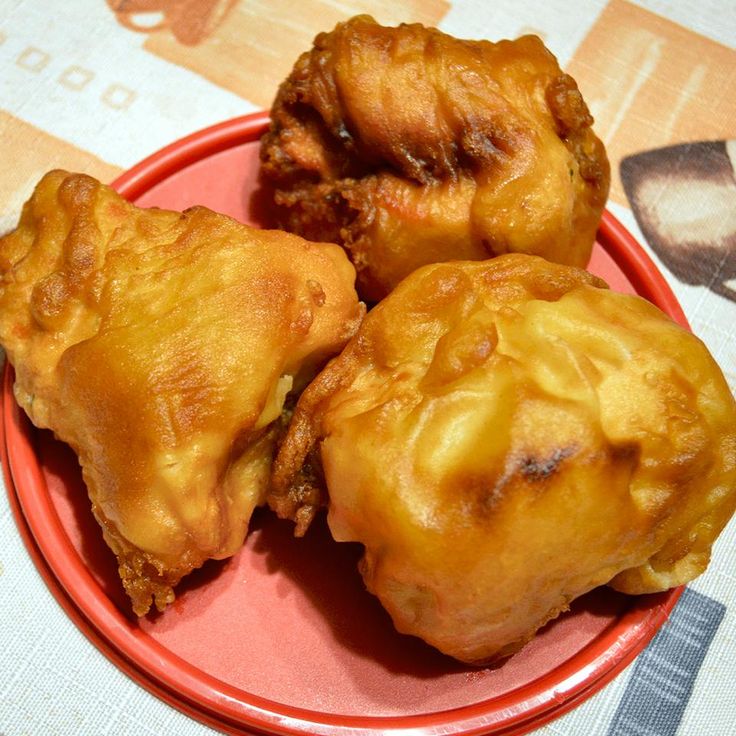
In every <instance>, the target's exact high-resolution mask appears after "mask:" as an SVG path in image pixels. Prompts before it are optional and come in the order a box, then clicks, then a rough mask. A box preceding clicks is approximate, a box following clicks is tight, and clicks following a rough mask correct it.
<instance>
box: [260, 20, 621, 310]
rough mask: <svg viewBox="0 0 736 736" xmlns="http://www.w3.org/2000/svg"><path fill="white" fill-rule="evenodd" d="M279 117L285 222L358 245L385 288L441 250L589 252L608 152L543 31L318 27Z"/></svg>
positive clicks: (358, 257) (360, 260)
mask: <svg viewBox="0 0 736 736" xmlns="http://www.w3.org/2000/svg"><path fill="white" fill-rule="evenodd" d="M271 116H272V123H271V129H270V131H269V132H268V133H267V134H266V135H265V136H264V138H263V145H262V152H261V158H262V164H263V171H264V173H265V175H266V176H267V177H269V178H270V179H271V180H272V181H273V182H274V183H275V184H276V187H277V192H276V199H277V202H278V203H279V204H280V205H282V208H283V210H282V221H281V224H282V226H284V227H285V228H286V229H288V230H291V231H293V232H297V233H299V234H301V235H303V236H305V237H307V238H310V239H315V240H329V241H332V242H338V243H340V244H342V245H343V246H344V247H345V248H346V249H347V250H348V252H349V253H350V257H351V259H352V260H353V263H354V264H355V266H356V268H357V270H358V284H359V290H360V292H361V294H362V295H363V296H364V297H365V298H367V299H369V300H377V299H379V298H380V297H382V296H384V295H385V294H386V293H388V292H389V291H390V290H391V289H392V288H393V287H394V286H395V285H396V284H397V283H398V281H400V280H401V279H402V278H403V277H404V276H406V275H408V274H409V273H410V272H411V271H413V270H414V269H415V268H417V267H419V266H421V265H424V264H427V263H432V262H438V261H445V260H454V259H474V260H475V259H477V260H480V259H485V258H488V257H489V256H493V255H499V254H501V253H506V252H525V253H533V254H538V255H543V256H545V257H547V258H548V259H550V260H554V261H558V262H561V263H569V264H572V265H577V266H585V265H586V264H587V261H588V258H589V256H590V251H591V247H592V244H593V240H594V237H595V232H596V229H597V226H598V222H599V220H600V215H601V211H602V208H603V205H604V203H605V200H606V197H607V194H608V186H609V176H610V174H609V167H608V161H607V158H606V155H605V151H604V149H603V145H602V144H601V142H600V141H599V140H598V139H597V138H596V136H595V135H594V134H593V132H592V129H591V127H590V126H591V124H592V118H591V116H590V113H589V111H588V109H587V107H586V105H585V102H584V101H583V98H582V96H581V95H580V92H579V90H578V88H577V85H576V84H575V81H574V80H573V79H572V78H571V77H570V76H569V75H567V74H564V73H563V72H562V71H561V70H560V68H559V66H558V64H557V61H556V60H555V58H554V57H553V56H552V54H551V53H550V52H549V51H548V50H547V49H546V48H545V47H544V45H543V43H542V42H541V41H540V40H539V39H538V38H537V37H535V36H524V37H522V38H519V39H517V40H516V41H500V42H499V43H496V44H493V43H490V42H488V41H462V40H459V39H455V38H452V37H451V36H448V35H446V34H444V33H442V32H440V31H438V30H436V29H433V28H425V27H423V26H421V25H418V24H412V25H401V26H399V27H398V28H386V27H383V26H380V25H378V24H377V23H376V22H375V21H374V20H373V19H372V18H370V17H368V16H357V17H355V18H352V19H351V20H349V21H347V22H345V23H341V24H339V25H338V26H337V27H336V28H335V29H334V30H333V31H332V32H331V33H322V34H320V35H319V36H317V38H316V39H315V43H314V48H313V49H312V50H310V51H308V52H306V53H304V54H302V56H301V57H300V58H299V60H298V61H297V63H296V65H295V66H294V69H293V71H292V73H291V75H290V76H289V77H288V79H287V80H285V82H284V83H283V84H282V85H281V87H280V89H279V92H278V95H277V97H276V100H275V102H274V105H273V108H272V110H271Z"/></svg>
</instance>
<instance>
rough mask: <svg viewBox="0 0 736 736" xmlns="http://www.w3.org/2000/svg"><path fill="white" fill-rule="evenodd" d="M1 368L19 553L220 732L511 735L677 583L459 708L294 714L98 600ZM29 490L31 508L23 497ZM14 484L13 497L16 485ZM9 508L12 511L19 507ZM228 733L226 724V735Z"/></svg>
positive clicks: (618, 644) (610, 656)
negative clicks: (563, 656)
mask: <svg viewBox="0 0 736 736" xmlns="http://www.w3.org/2000/svg"><path fill="white" fill-rule="evenodd" d="M267 127H268V115H267V113H265V112H260V113H254V114H252V115H247V116H243V117H239V118H235V119H233V120H230V121H226V122H223V123H220V124H218V125H215V126H212V127H210V128H206V129H204V130H202V131H200V132H197V133H194V134H192V135H190V136H187V137H186V138H183V139H181V140H180V141H177V142H175V143H173V144H171V145H170V146H167V147H166V148H163V149H161V150H160V151H158V152H156V153H154V154H153V155H152V156H149V157H148V158H147V159H145V160H144V161H142V162H141V163H139V164H137V165H136V166H134V167H133V168H132V169H130V170H129V171H128V172H126V173H124V174H123V175H122V176H120V177H119V178H118V179H116V180H115V181H114V182H113V186H114V187H115V188H116V189H117V190H118V191H119V192H120V193H121V194H122V195H123V196H125V197H126V198H128V199H132V200H134V199H136V198H137V197H139V196H141V195H142V194H143V193H144V192H146V191H148V190H149V189H150V188H151V187H153V186H155V185H156V184H158V183H159V182H161V181H163V180H165V179H166V178H167V177H168V176H170V175H171V174H172V173H174V172H175V171H177V170H179V169H181V168H183V167H185V166H187V165H189V164H191V163H194V162H195V161H198V160H201V159H203V158H206V157H208V156H211V155H213V154H215V153H217V152H219V151H222V150H225V149H227V148H229V147H231V146H236V145H240V144H244V143H248V142H252V141H255V140H257V139H258V138H259V137H260V136H261V135H262V133H263V132H264V131H265V130H266V129H267ZM598 242H599V243H601V245H603V247H604V248H605V250H606V251H607V253H608V254H609V255H610V256H611V257H612V258H613V260H614V261H615V262H616V264H617V265H618V266H619V268H621V269H622V270H623V271H624V273H625V274H626V276H627V277H628V278H629V280H630V281H631V283H632V285H633V286H634V288H635V289H636V291H637V292H638V293H639V294H640V295H641V296H643V297H645V298H647V299H649V300H650V301H652V302H653V303H654V304H656V305H657V306H658V307H660V309H662V310H663V311H665V312H666V313H667V314H669V315H670V317H672V318H673V319H674V320H675V321H676V322H678V323H679V324H680V325H682V326H683V327H686V328H687V327H688V324H687V320H686V318H685V315H684V313H683V311H682V309H681V307H680V305H679V304H678V302H677V299H676V297H675V295H674V294H673V293H672V290H671V289H670V287H669V284H668V283H667V281H666V280H665V279H664V277H663V276H662V274H661V273H660V272H659V271H658V270H657V267H656V266H655V264H654V263H653V261H652V260H651V259H650V258H649V256H648V255H647V254H646V253H645V251H644V250H643V249H642V247H641V246H640V245H639V244H638V243H637V242H636V240H635V239H634V238H633V237H632V236H631V234H630V233H628V231H627V230H626V229H625V228H624V226H623V225H622V224H621V223H620V222H619V221H618V220H617V219H616V218H615V217H614V216H613V215H612V214H611V213H610V212H608V211H606V212H604V214H603V220H602V222H601V226H600V230H599V233H598ZM12 384H13V371H12V368H11V367H10V366H9V365H8V364H7V363H6V364H5V370H4V376H3V407H2V424H3V427H2V430H3V433H4V435H5V442H3V443H2V444H3V464H4V466H5V467H6V468H9V472H7V470H6V478H7V480H8V481H9V482H8V495H9V497H10V499H11V506H12V507H13V509H14V512H15V516H16V520H17V521H18V523H19V529H20V531H21V535H22V536H23V537H24V540H25V542H26V545H27V547H28V549H29V552H30V554H31V557H32V558H33V560H34V562H35V563H36V566H37V567H38V568H39V571H40V573H41V575H42V577H43V578H44V580H45V581H46V583H47V584H48V586H49V587H50V589H51V591H52V593H54V595H55V596H56V598H57V600H59V602H60V604H61V605H62V607H63V608H64V610H65V611H66V612H67V614H69V615H70V617H71V618H72V620H73V621H74V623H75V624H76V625H77V626H78V627H79V628H80V629H81V630H82V631H83V633H85V634H86V635H87V636H88V638H89V639H90V640H91V641H92V642H93V643H94V644H95V646H97V647H98V648H99V649H100V651H102V653H103V654H105V655H106V656H107V657H108V658H110V659H111V660H112V661H113V663H115V664H116V665H117V666H118V667H120V668H121V669H123V671H125V672H126V673H127V674H128V675H129V676H131V677H132V678H133V679H134V680H136V681H137V682H138V683H139V684H140V685H142V686H143V687H145V688H147V689H148V690H149V691H151V692H153V694H155V695H157V696H158V697H161V698H162V699H164V700H165V701H166V702H168V703H169V704H171V705H173V706H175V707H177V708H179V709H181V710H182V711H183V712H185V713H187V714H188V715H192V716H194V717H195V718H198V719H199V720H202V721H204V722H206V723H208V724H209V725H213V726H215V727H216V728H220V729H223V728H224V729H226V730H228V731H229V732H231V733H241V732H242V731H240V730H238V729H242V728H249V729H255V730H258V731H266V732H269V733H275V734H286V735H290V736H291V735H297V734H298V735H303V734H310V735H312V736H338V735H342V734H347V733H350V734H351V735H353V736H358V735H359V734H366V735H367V734H376V733H377V732H381V733H397V734H398V733H399V732H400V731H406V730H407V729H412V730H413V731H414V733H417V734H419V733H421V734H423V736H439V735H440V734H463V735H464V736H473V735H479V734H487V733H490V732H494V733H504V734H511V733H521V732H524V731H526V730H527V729H529V728H532V727H537V726H539V725H541V724H542V723H544V722H546V721H548V720H551V719H552V718H556V717H557V716H558V715H560V714H561V713H563V712H565V711H567V710H569V709H570V708H572V707H573V706H575V705H576V704H577V703H578V702H580V701H581V700H583V699H585V698H587V697H588V696H590V695H591V694H593V693H594V692H596V691H597V690H599V689H600V688H601V687H603V685H605V684H606V683H607V682H609V681H610V680H611V679H613V677H614V676H615V675H616V674H618V673H619V672H620V671H621V670H622V669H623V668H624V667H626V666H627V665H628V664H629V663H630V662H631V661H632V660H633V659H634V657H635V656H636V655H637V654H638V653H639V652H640V651H641V650H642V649H643V648H644V647H645V646H646V644H647V643H648V642H649V641H650V640H651V638H652V637H653V636H654V634H655V633H656V631H657V630H658V629H659V627H660V626H661V625H662V624H663V623H664V621H665V620H666V619H667V617H668V616H669V613H670V612H671V610H672V609H673V607H674V605H675V603H676V602H677V599H678V598H679V596H680V594H681V592H682V588H676V589H674V590H670V591H667V592H664V593H660V594H656V595H652V596H646V597H642V598H640V599H636V600H635V601H634V602H633V604H632V606H631V608H630V609H629V610H628V611H626V613H625V614H623V615H622V617H621V618H620V619H619V620H618V621H617V622H616V624H614V625H612V626H610V627H609V628H608V629H606V630H605V632H604V633H603V634H601V635H600V636H598V637H597V638H596V639H595V640H594V641H593V642H591V643H590V644H589V645H588V646H586V647H585V648H584V649H583V650H581V651H579V652H578V653H576V654H575V655H573V657H572V658H571V659H569V660H567V661H565V662H563V663H562V664H560V665H559V666H558V667H556V668H554V669H552V670H550V671H548V672H546V673H545V674H543V675H541V676H540V677H539V678H537V679H536V680H534V681H533V682H531V683H529V684H527V685H523V686H521V687H519V688H517V689H516V690H514V691H512V692H511V693H508V694H506V695H504V696H500V697H496V698H493V697H491V698H489V699H488V700H485V701H482V702H480V703H475V704H471V705H468V706H465V707H461V708H457V709H453V710H449V711H440V712H436V713H429V714H417V715H411V716H385V717H383V716H350V715H341V714H332V713H322V712H317V711H311V710H305V709H302V708H299V707H298V706H293V705H288V704H283V703H276V702H272V701H269V700H267V699H265V698H262V697H260V696H257V695H254V694H251V693H246V692H244V691H242V690H240V689H238V688H236V687H234V686H231V685H229V684H227V683H225V682H222V681H221V680H218V679H216V678H214V677H212V676H210V675H208V674H207V673H205V672H203V671H202V670H200V669H199V668H197V667H195V666H194V665H192V664H190V663H188V662H186V661H184V660H183V659H181V658H180V657H178V656H177V655H175V654H174V653H173V652H171V651H170V650H168V649H166V648H165V647H163V646H162V645H160V644H158V642H156V641H155V640H154V639H152V638H150V637H149V636H148V635H147V634H145V633H144V632H143V631H142V630H141V629H139V628H138V627H137V626H136V624H135V623H134V622H132V621H131V620H129V619H128V618H127V617H126V616H124V615H123V614H122V613H121V612H120V611H119V610H118V609H117V608H116V607H115V606H114V605H113V603H112V602H111V601H110V600H109V599H108V598H107V596H106V595H105V594H104V592H103V591H102V590H101V588H100V587H99V585H98V584H97V582H96V581H95V580H94V578H93V577H92V575H91V573H90V572H89V570H88V569H87V567H86V566H85V565H84V563H83V562H82V560H81V558H80V557H79V556H78V555H77V553H76V551H75V549H74V547H73V545H72V543H71V541H70V540H69V538H68V536H67V534H66V532H65V530H64V528H63V527H62V525H61V522H60V520H59V518H58V516H57V514H56V510H55V508H54V507H53V504H52V502H51V499H50V496H49V494H48V489H47V487H46V483H45V480H44V478H43V475H42V473H41V470H40V467H39V465H38V462H37V458H36V454H35V447H34V433H33V430H32V427H31V425H30V422H29V421H28V419H27V418H26V417H25V415H24V414H23V412H22V411H21V410H20V408H19V407H18V405H17V404H16V402H15V401H14V399H13V391H12ZM25 489H33V503H28V500H29V499H28V498H26V499H24V491H25ZM19 491H20V492H19ZM19 507H20V508H19ZM232 729H236V730H234V731H233V730H232Z"/></svg>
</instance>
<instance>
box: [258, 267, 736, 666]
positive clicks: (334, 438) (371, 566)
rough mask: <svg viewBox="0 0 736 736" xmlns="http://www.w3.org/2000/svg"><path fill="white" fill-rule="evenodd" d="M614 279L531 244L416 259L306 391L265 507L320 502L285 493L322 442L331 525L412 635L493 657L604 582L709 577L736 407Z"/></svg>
mask: <svg viewBox="0 0 736 736" xmlns="http://www.w3.org/2000/svg"><path fill="white" fill-rule="evenodd" d="M603 287H604V284H603V283H602V282H601V281H600V280H599V279H596V278H595V277H594V276H591V275H590V274H588V273H586V272H584V271H582V270H579V269H576V268H572V267H567V266H560V265H555V264H551V263H549V262H546V261H544V260H542V259H541V258H535V257H531V256H523V255H506V256H502V257H499V258H496V259H493V260H490V261H486V262H455V263H448V264H438V265H433V266H425V267H423V268H421V269H419V270H418V271H417V272H415V273H414V274H412V275H411V276H410V277H408V278H407V279H405V280H404V281H403V282H402V283H401V284H400V285H399V286H398V287H397V288H396V289H395V290H394V291H393V292H392V294H390V295H389V296H388V297H386V299H384V300H383V301H382V302H381V303H380V304H379V305H378V306H377V307H375V309H373V310H372V311H371V312H369V314H368V315H367V317H366V318H365V320H364V322H363V324H362V325H361V327H360V329H359V330H358V332H357V333H356V335H355V337H353V338H352V340H351V341H350V342H349V343H348V345H347V346H346V347H345V349H344V351H343V352H342V353H341V355H340V356H338V357H337V358H334V359H333V360H332V361H331V362H330V364H329V365H328V366H327V368H326V369H325V371H324V372H323V373H321V374H320V375H318V376H317V377H316V378H315V379H314V381H313V382H312V383H311V385H310V386H309V388H308V389H307V390H306V391H305V392H304V393H303V394H302V396H301V398H300V400H299V402H298V404H297V407H296V410H295V422H294V423H293V424H292V426H291V428H290V430H289V432H288V433H287V435H286V437H285V440H284V442H283V443H282V445H281V450H280V452H279V455H278V457H277V460H276V462H275V466H274V467H275V469H276V471H277V472H276V474H275V475H274V478H273V485H272V490H271V494H272V495H271V498H274V497H277V498H279V499H281V501H282V502H283V499H285V498H286V499H290V500H289V502H288V504H285V505H284V506H283V507H282V512H283V511H284V510H288V513H289V514H290V515H291V516H292V518H296V519H298V518H300V513H309V512H308V511H307V512H304V511H300V509H301V508H303V507H301V506H300V504H299V497H298V495H296V494H295V495H292V496H291V497H290V495H289V494H290V484H291V481H292V479H298V478H299V473H300V468H301V464H302V462H303V461H304V459H305V458H308V457H310V456H314V455H315V454H319V457H320V461H321V465H322V468H323V473H324V479H325V484H326V489H327V493H328V494H329V499H327V498H326V497H323V498H321V499H320V501H319V502H320V503H327V505H328V521H329V524H330V528H331V531H332V533H333V536H334V537H335V539H337V540H339V541H356V542H360V543H362V544H363V545H364V546H365V556H364V559H363V561H362V562H361V566H360V569H361V572H362V574H363V577H364V579H365V583H366V585H367V587H368V589H369V590H371V591H372V592H373V593H375V594H376V595H377V596H378V597H379V598H380V599H381V602H382V603H383V604H384V606H385V607H386V608H387V610H388V611H389V613H390V614H391V616H392V618H393V620H394V623H395V625H396V627H397V628H398V629H399V630H400V631H402V632H406V633H410V634H414V635H417V636H420V637H422V638H424V639H425V640H426V641H428V642H430V643H431V644H433V645H434V646H436V647H438V648H439V649H441V650H442V651H444V652H446V653H448V654H451V655H452V656H454V657H457V658H458V659H461V660H463V661H466V662H473V663H481V662H487V661H490V660H492V659H494V658H498V657H501V656H506V655H507V654H509V653H511V652H513V651H515V650H516V649H518V648H519V647H520V646H522V645H523V644H524V642H526V641H528V639H529V638H530V637H531V636H533V634H534V633H535V632H536V631H537V629H538V628H539V627H540V626H542V625H543V624H544V623H545V622H546V621H548V620H549V619H551V618H554V617H555V616H557V615H558V614H559V613H560V612H561V611H564V610H566V609H567V607H568V606H569V604H570V602H571V601H572V600H574V599H575V598H576V597H578V596H579V595H581V594H583V593H584V592H586V591H588V590H590V589H591V588H593V587H595V586H597V585H602V584H605V583H610V584H611V585H613V586H614V587H615V588H617V589H618V590H622V591H625V592H631V593H645V592H654V591H658V590H664V589H666V588H668V587H670V586H673V585H677V584H680V583H684V582H687V581H688V580H690V579H692V578H693V577H695V576H696V575H698V574H699V573H700V572H702V571H703V570H704V569H705V566H706V564H707V561H708V556H709V552H710V547H711V544H712V543H713V541H714V539H715V538H716V536H717V535H718V533H719V532H720V530H721V529H722V528H723V527H724V525H725V524H726V522H727V521H728V519H729V518H730V516H731V515H732V514H733V512H734V508H735V507H736V404H735V403H734V400H733V397H732V396H731V393H730V391H729V389H728V387H727V385H726V382H725V380H724V378H723V375H722V373H721V372H720V370H719V368H718V367H717V365H716V363H715V362H714V360H713V359H712V357H711V356H710V355H709V353H708V351H707V350H706V348H705V347H704V346H703V344H702V343H701V342H700V341H699V340H698V339H697V338H695V337H694V336H693V335H691V334H690V333H688V332H686V331H684V330H683V329H681V328H680V327H678V326H677V325H675V324H674V323H673V322H672V321H671V320H669V319H668V318H667V317H666V316H665V315H664V314H662V313H661V312H660V311H659V310H658V309H656V308H655V307H653V306H652V305H651V304H649V303H648V302H646V301H644V300H642V299H640V298H638V297H633V296H627V295H622V294H616V293H613V292H610V291H608V290H607V289H605V288H603ZM323 494H324V492H323ZM314 502H315V498H314V495H312V496H311V497H310V498H309V499H308V500H307V506H310V507H311V506H313V505H314ZM302 526H303V523H302Z"/></svg>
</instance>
